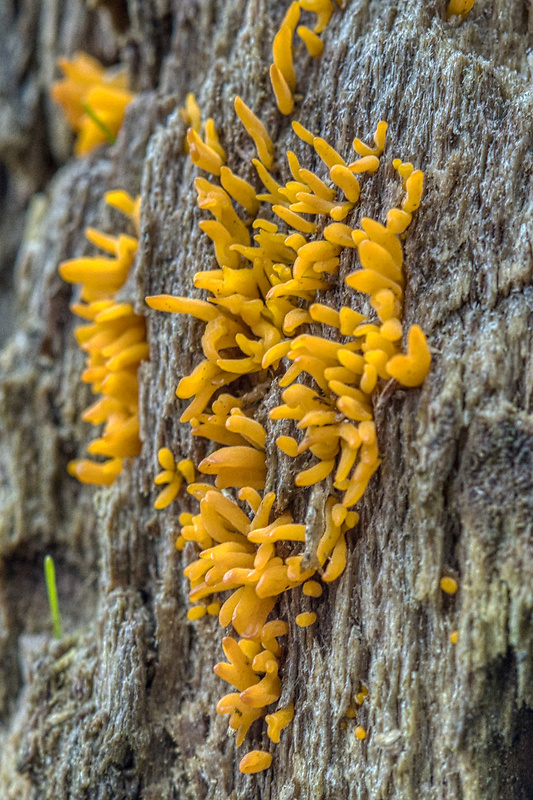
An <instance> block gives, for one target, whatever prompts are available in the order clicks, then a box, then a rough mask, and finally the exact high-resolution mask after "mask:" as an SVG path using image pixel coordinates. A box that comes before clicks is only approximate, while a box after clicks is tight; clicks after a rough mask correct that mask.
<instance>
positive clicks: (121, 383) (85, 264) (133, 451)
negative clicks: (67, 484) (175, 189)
mask: <svg viewBox="0 0 533 800" xmlns="http://www.w3.org/2000/svg"><path fill="white" fill-rule="evenodd" d="M106 200H108V202H110V204H113V205H115V206H116V207H118V208H119V209H120V210H121V211H123V212H124V213H126V214H127V215H128V216H130V218H131V219H132V221H133V222H134V224H135V225H136V226H137V222H138V213H139V212H138V208H139V204H138V202H137V201H135V200H133V198H131V197H130V196H129V195H128V194H127V193H126V192H110V193H108V194H107V195H106ZM87 233H88V238H89V240H90V241H92V242H93V243H94V244H96V246H102V247H103V249H104V250H105V251H106V252H107V253H108V254H109V255H110V256H111V257H110V258H107V257H106V258H101V257H95V258H81V259H74V260H71V261H66V262H63V263H62V264H61V265H60V266H59V272H60V274H61V276H62V277H63V278H64V280H67V281H68V282H81V283H82V288H81V298H82V300H83V301H85V303H75V304H73V307H72V308H73V311H74V312H75V313H77V314H79V316H81V317H82V318H83V319H85V320H88V321H89V323H90V324H88V325H84V326H82V327H81V328H77V329H76V331H75V337H76V339H77V341H78V344H79V345H80V347H81V348H82V349H83V350H84V351H85V352H86V353H87V359H86V369H85V370H84V372H83V374H82V381H83V382H85V383H90V384H91V385H92V391H93V392H94V393H95V394H102V395H103V397H102V399H100V400H98V401H97V402H96V403H95V404H93V405H92V406H90V407H89V408H88V409H87V410H86V411H85V412H84V414H83V415H82V418H83V419H84V421H87V422H90V423H91V424H93V425H100V424H104V429H103V431H102V434H101V436H100V437H98V438H96V439H94V440H93V441H92V442H91V443H90V444H89V445H88V447H87V451H88V453H89V454H91V455H100V456H104V457H107V458H109V459H110V460H109V461H108V462H104V463H103V464H102V463H97V462H92V461H90V460H88V459H77V460H75V461H73V462H71V464H70V465H69V473H70V474H71V475H73V476H75V477H77V478H78V479H79V480H80V481H82V482H84V483H92V484H102V485H109V484H111V483H112V482H113V480H114V479H115V478H116V476H117V474H118V473H119V472H120V469H121V467H122V459H123V458H125V457H128V456H135V455H138V454H139V452H140V447H141V443H140V439H139V419H138V414H137V412H138V382H137V368H138V366H139V364H140V362H141V361H142V360H143V359H145V358H147V357H148V344H147V343H146V341H145V337H146V327H145V321H144V318H143V317H141V316H139V315H136V314H135V313H134V311H133V307H132V306H131V304H129V303H125V302H120V303H117V302H115V300H114V294H115V293H116V292H117V291H118V290H119V289H121V288H122V286H123V284H124V283H125V281H126V279H127V276H128V272H129V270H130V267H131V265H132V263H133V260H134V257H135V253H136V250H137V240H136V239H135V238H133V237H131V236H124V235H120V236H118V237H113V236H108V235H105V234H100V232H99V231H95V230H94V229H89V230H88V232H87Z"/></svg>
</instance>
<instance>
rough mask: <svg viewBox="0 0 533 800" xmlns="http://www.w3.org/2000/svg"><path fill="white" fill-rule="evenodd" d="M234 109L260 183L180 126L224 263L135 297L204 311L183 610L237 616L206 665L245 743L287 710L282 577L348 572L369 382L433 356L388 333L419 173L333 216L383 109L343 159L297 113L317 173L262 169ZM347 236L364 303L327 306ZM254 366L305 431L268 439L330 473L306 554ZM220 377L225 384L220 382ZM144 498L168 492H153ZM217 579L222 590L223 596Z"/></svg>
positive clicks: (210, 139)
mask: <svg viewBox="0 0 533 800" xmlns="http://www.w3.org/2000/svg"><path fill="white" fill-rule="evenodd" d="M188 106H189V110H188V111H187V108H186V109H185V110H184V114H183V116H184V117H185V118H186V119H190V120H191V121H192V120H193V119H196V120H197V121H198V120H199V116H200V115H199V114H198V113H193V111H194V109H197V105H196V103H195V101H194V98H192V97H191V96H189V99H188ZM235 111H236V113H237V115H238V117H239V119H240V120H241V122H242V123H243V125H244V127H245V129H246V130H247V132H248V133H249V135H250V137H251V138H252V140H253V142H254V144H255V149H256V151H257V156H258V157H257V158H255V159H253V164H254V166H255V169H256V172H257V176H258V179H259V180H260V181H261V183H262V184H263V187H264V189H263V191H260V192H256V190H255V189H254V187H253V186H252V185H251V184H250V183H248V182H246V181H244V180H243V179H242V178H240V177H239V176H238V175H236V174H235V173H234V172H233V171H232V170H231V169H230V168H229V167H228V166H227V165H226V153H225V151H224V149H223V148H222V146H221V144H220V140H219V137H218V135H217V134H216V131H215V128H214V124H213V121H212V120H207V122H206V124H205V129H204V135H203V138H202V136H201V128H200V125H197V127H196V128H193V127H190V128H189V130H188V132H187V142H188V147H189V154H190V158H191V160H192V162H193V163H194V164H195V165H196V166H197V167H199V168H200V169H201V170H203V171H204V172H207V173H208V174H210V175H211V179H209V180H208V179H207V178H204V177H198V178H196V180H195V188H196V192H197V195H198V206H199V208H200V209H202V210H205V211H207V212H208V213H209V214H210V217H211V218H210V219H207V220H202V221H201V222H200V228H201V229H202V231H203V232H204V233H205V234H206V235H207V236H208V237H209V238H210V239H211V240H212V242H213V245H214V256H215V260H216V262H217V265H218V268H216V269H209V270H206V271H200V272H197V273H196V275H195V277H194V286H195V287H196V288H197V289H200V290H205V291H206V292H208V299H207V300H203V299H193V298H190V297H174V296H172V295H156V296H152V297H147V298H146V302H147V304H148V305H149V306H150V307H151V308H152V309H155V310H159V311H165V312H171V313H181V314H188V315H191V316H193V317H195V318H196V319H199V320H201V321H202V322H203V323H205V330H204V334H203V336H202V350H203V354H204V358H203V360H202V361H201V362H200V363H199V364H198V366H197V367H196V368H195V369H194V370H193V371H192V373H191V374H190V375H187V376H185V377H183V378H182V379H181V381H180V383H179V385H178V387H177V389H176V394H177V396H178V398H180V399H185V400H189V401H190V402H189V405H188V406H187V407H186V409H185V410H184V411H183V413H182V416H181V422H182V423H190V424H191V428H192V434H193V435H194V436H201V437H204V438H206V439H209V440H210V441H211V442H212V443H214V444H215V445H216V446H217V447H216V449H214V450H213V451H212V452H211V453H210V454H209V455H207V456H206V457H205V458H204V459H203V460H202V461H201V462H200V463H199V464H198V471H199V472H200V473H202V474H203V475H207V476H214V479H215V480H214V485H213V484H211V483H206V482H196V483H195V482H192V483H190V484H189V486H188V489H187V490H188V492H189V494H191V495H192V496H193V497H195V498H196V499H197V500H198V501H199V505H200V507H199V513H197V514H195V515H194V514H191V513H183V514H181V515H180V523H181V525H182V528H181V533H180V536H179V538H178V540H177V543H176V544H177V548H178V550H182V549H183V548H184V547H185V545H186V544H187V543H194V545H196V548H197V558H196V559H195V560H193V561H192V562H191V563H189V564H188V566H187V567H186V568H185V570H184V573H185V575H186V577H187V578H188V580H189V582H190V600H191V603H192V604H193V606H192V608H191V609H190V610H189V613H188V616H189V619H191V620H199V619H201V618H202V617H204V616H205V615H206V614H209V615H218V618H219V622H220V625H221V626H222V627H224V628H227V627H228V626H230V625H231V626H232V627H233V630H234V631H235V633H236V634H237V636H238V637H239V638H238V639H236V638H234V637H232V636H226V637H225V638H224V640H223V649H224V653H225V655H226V657H227V659H228V662H222V663H220V664H217V665H216V666H215V672H216V674H217V675H219V676H220V677H221V678H223V679H224V680H225V681H227V682H228V683H230V684H231V685H232V687H233V688H234V689H236V690H237V691H236V692H232V693H230V694H228V695H225V696H224V697H223V698H222V699H221V701H220V702H219V703H218V706H217V711H218V713H220V714H229V716H230V719H229V725H230V727H231V728H232V729H234V730H235V731H236V744H237V745H240V744H242V742H243V740H244V737H245V735H246V733H247V731H248V729H249V727H250V725H251V724H252V723H253V722H254V721H255V720H257V719H258V718H260V717H265V719H266V722H267V726H268V728H267V734H268V736H269V738H270V739H271V740H272V741H279V734H280V731H281V728H282V727H284V726H285V725H286V724H288V723H289V722H290V720H291V719H292V715H293V711H294V709H293V707H292V705H291V706H290V707H280V708H276V709H275V710H274V711H273V712H271V713H269V710H270V709H269V707H270V706H272V704H274V703H276V702H278V701H279V698H280V696H281V682H280V677H279V671H280V655H281V649H280V645H279V643H278V641H277V639H278V637H280V636H285V635H287V634H288V632H289V627H288V625H287V623H286V622H285V621H284V620H280V619H277V618H275V619H270V618H269V617H270V615H271V614H272V613H273V612H274V610H275V606H276V603H277V600H278V598H279V597H280V595H282V594H283V593H284V592H287V591H292V590H297V589H299V587H302V592H303V594H304V595H305V596H307V597H310V598H318V597H320V596H321V594H322V584H323V583H328V582H331V581H334V580H335V579H337V578H338V577H339V576H340V575H341V573H342V572H343V570H344V568H345V565H346V553H347V546H346V534H347V533H348V532H349V531H350V530H351V529H352V528H353V527H354V526H355V525H356V524H357V522H358V519H359V517H358V514H357V512H356V511H355V510H353V507H354V506H355V505H356V504H357V502H358V501H359V500H360V498H361V497H362V495H363V493H364V491H365V489H366V487H367V485H368V482H369V481H370V478H371V477H372V475H373V474H374V472H375V471H376V469H377V468H378V466H379V463H380V459H379V455H378V448H377V439H376V429H375V423H374V420H373V399H374V398H375V397H376V396H377V395H378V394H379V393H380V392H381V391H382V389H383V387H384V385H385V383H386V382H388V381H391V380H396V381H397V382H398V383H401V384H403V385H404V386H419V385H420V384H421V383H422V382H423V380H424V378H425V376H426V375H427V372H428V370H429V366H430V361H431V357H430V353H429V349H428V346H427V342H426V339H425V336H424V334H423V332H422V330H421V329H420V328H419V327H418V326H416V325H414V326H412V327H411V329H410V330H409V332H408V337H407V353H406V354H404V353H402V351H401V348H400V341H401V339H402V336H403V328H402V323H401V316H402V306H403V293H404V287H405V277H404V273H403V251H402V245H401V240H400V236H402V235H403V234H404V232H405V231H406V229H407V228H408V226H409V224H410V223H411V220H412V215H413V212H414V211H415V210H416V209H417V208H418V206H419V203H420V198H421V194H422V187H423V175H422V173H421V172H420V171H419V170H414V168H413V166H412V164H409V163H402V162H401V161H400V160H395V161H394V162H393V168H394V169H395V170H396V172H397V173H398V174H399V176H400V177H401V180H402V182H403V190H404V196H403V199H402V201H401V207H399V208H392V209H390V210H389V211H388V213H387V214H386V222H385V224H381V223H380V222H378V221H376V220H372V219H370V218H366V217H363V218H362V220H361V227H360V228H353V227H351V226H350V225H348V224H346V223H345V222H344V220H345V219H346V218H347V217H348V215H349V214H350V213H351V212H352V210H353V209H354V207H355V205H356V203H357V202H358V200H359V197H360V192H361V186H360V180H361V179H363V178H364V177H365V176H368V175H371V174H372V173H374V172H376V171H377V170H378V169H379V167H380V159H381V156H382V154H383V150H384V148H385V141H386V130H387V126H386V123H385V122H380V123H379V124H378V126H377V129H376V132H375V135H374V143H373V145H372V146H369V145H367V144H365V143H363V142H362V141H361V140H359V139H355V140H354V143H353V148H354V155H355V158H354V160H353V161H348V162H347V161H345V160H344V158H343V157H342V156H341V155H340V154H339V153H338V152H337V151H336V150H334V149H333V148H332V147H331V145H330V144H328V143H327V142H326V141H325V140H324V139H322V138H320V137H316V136H313V135H312V134H311V133H310V132H309V131H307V130H306V129H305V128H304V127H303V126H302V125H301V124H299V123H297V122H293V129H294V131H295V133H296V134H297V136H298V137H299V138H300V139H302V140H303V142H304V143H305V144H307V145H308V146H309V147H311V148H312V149H313V150H314V152H315V153H316V154H317V155H318V156H319V158H320V159H321V161H322V163H323V165H324V173H325V174H323V175H322V176H320V175H318V174H316V173H315V172H312V171H311V170H309V169H306V168H304V167H303V166H302V165H301V164H300V162H299V160H298V158H297V156H296V154H295V153H294V152H292V151H289V152H288V153H287V159H288V168H289V171H290V173H291V179H290V180H288V181H286V182H285V183H280V182H278V181H277V180H276V178H275V177H274V175H273V174H272V172H273V168H274V165H275V151H274V145H273V142H272V140H271V138H270V136H269V135H268V133H267V131H266V129H265V127H264V125H263V124H262V123H261V121H260V120H259V119H258V118H257V116H256V115H255V114H254V113H253V112H252V111H251V109H250V108H248V106H246V104H245V103H244V102H243V101H242V100H241V98H239V97H237V98H236V100H235ZM216 179H218V180H216ZM328 218H329V219H328ZM324 220H325V222H326V223H328V224H325V225H324ZM349 249H351V250H354V251H356V252H357V253H358V256H359V260H360V264H361V268H360V269H358V270H356V271H355V272H352V273H350V274H349V275H348V276H347V277H346V278H345V282H346V284H347V286H348V287H350V288H352V289H355V290H356V291H358V292H360V293H363V294H366V295H369V297H370V305H371V307H372V309H373V311H374V313H375V316H374V317H373V318H371V319H369V318H366V317H364V316H363V315H362V314H360V313H357V312H356V311H354V310H353V309H352V308H351V307H350V306H343V307H342V308H340V309H334V308H332V307H330V306H328V305H326V304H323V303H321V302H319V298H320V296H319V294H318V293H319V292H326V291H327V290H329V289H331V288H332V287H333V285H334V284H335V282H336V276H337V274H338V270H339V263H340V256H341V254H342V252H344V251H347V250H349ZM250 375H258V376H259V377H260V378H262V379H264V378H266V377H268V376H270V379H271V380H273V379H274V378H275V377H277V378H278V379H279V384H280V385H281V386H282V387H283V388H284V391H283V395H282V399H283V405H281V406H278V407H276V408H274V409H273V410H272V411H271V412H270V417H271V418H272V419H273V420H290V421H292V424H293V426H294V428H295V434H300V435H302V436H303V438H301V440H300V441H298V440H297V439H296V438H294V437H293V436H280V437H278V439H277V441H276V445H277V447H278V448H279V450H280V451H282V452H283V453H285V454H286V455H289V456H291V457H297V456H301V455H302V454H304V453H306V452H307V451H309V452H310V454H311V456H312V458H313V459H314V460H315V463H312V464H311V465H310V466H308V467H307V468H306V469H304V470H301V471H300V472H298V473H297V474H296V476H295V486H297V487H307V486H312V485H314V484H317V483H319V482H321V481H324V480H326V479H327V478H328V477H329V476H330V475H331V474H332V473H334V477H333V484H332V488H331V491H330V494H329V497H328V498H327V500H326V503H325V508H324V530H323V532H322V535H321V537H320V539H319V542H318V546H317V549H316V553H315V554H314V557H313V558H312V559H311V560H310V559H309V558H304V554H303V548H304V546H305V541H306V526H305V524H302V523H300V522H297V521H295V520H294V519H293V516H292V514H291V513H290V512H289V511H286V512H284V513H282V514H280V515H278V516H275V515H273V513H272V509H273V506H274V502H275V495H274V493H273V492H265V486H266V481H267V459H266V431H265V429H264V427H263V425H262V424H261V423H260V422H259V421H258V420H257V419H254V410H255V409H254V406H253V404H247V401H246V397H247V395H246V387H248V388H249V382H248V383H247V382H246V381H245V380H243V379H244V378H245V377H246V376H250ZM304 376H305V380H304V382H302V381H301V378H303V377H304ZM226 387H231V389H232V392H233V393H229V392H227V391H222V393H219V391H220V390H225V388H226ZM165 450H166V449H165ZM162 455H163V451H160V456H159V457H160V461H161V463H163V462H162ZM227 490H233V492H234V493H233V492H231V491H227ZM169 502H170V499H169ZM156 503H157V505H158V507H159V508H161V507H162V504H161V502H160V498H158V500H157V501H156ZM246 509H248V510H246ZM317 578H318V579H319V580H317ZM224 592H230V594H229V596H226V598H225V599H224V598H222V604H221V600H219V597H220V594H221V593H224ZM315 620H316V613H315V612H314V611H311V612H303V613H301V614H299V615H297V617H296V620H295V621H296V624H297V625H299V626H300V627H306V626H308V625H311V624H313V622H314V621H315ZM280 721H281V722H280ZM281 723H283V725H282V724H281ZM271 759H272V757H271V754H270V753H267V752H264V751H257V750H254V751H252V752H250V753H248V754H247V755H245V756H244V758H243V759H242V761H241V764H240V769H241V771H242V772H256V771H259V770H261V769H264V768H265V767H267V766H269V764H270V763H271Z"/></svg>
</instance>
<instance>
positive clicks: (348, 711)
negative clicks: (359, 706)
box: [346, 707, 357, 719]
mask: <svg viewBox="0 0 533 800" xmlns="http://www.w3.org/2000/svg"><path fill="white" fill-rule="evenodd" d="M346 716H347V717H348V719H355V717H356V716H357V711H356V710H355V708H351V707H350V708H347V709H346Z"/></svg>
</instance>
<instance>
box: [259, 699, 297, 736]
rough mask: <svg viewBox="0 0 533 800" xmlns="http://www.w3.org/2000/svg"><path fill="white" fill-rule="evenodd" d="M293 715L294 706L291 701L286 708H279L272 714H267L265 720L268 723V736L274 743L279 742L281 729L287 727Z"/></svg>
mask: <svg viewBox="0 0 533 800" xmlns="http://www.w3.org/2000/svg"><path fill="white" fill-rule="evenodd" d="M293 717H294V706H293V704H292V703H291V704H290V705H289V706H287V708H280V709H279V710H278V711H275V712H274V713H273V714H267V716H266V717H265V722H266V723H267V725H268V730H267V735H268V738H269V739H270V740H271V741H272V742H274V743H275V744H278V743H279V740H280V736H281V731H282V730H283V729H284V728H286V727H287V725H288V724H289V723H290V722H291V720H292V718H293Z"/></svg>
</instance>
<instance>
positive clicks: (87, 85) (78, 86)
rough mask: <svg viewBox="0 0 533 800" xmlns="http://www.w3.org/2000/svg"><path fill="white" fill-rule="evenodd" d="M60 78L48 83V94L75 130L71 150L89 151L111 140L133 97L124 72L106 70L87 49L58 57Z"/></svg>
mask: <svg viewBox="0 0 533 800" xmlns="http://www.w3.org/2000/svg"><path fill="white" fill-rule="evenodd" d="M58 65H59V67H60V69H61V71H62V72H63V74H64V76H65V77H64V78H62V79H61V80H59V81H56V82H55V83H53V84H52V88H51V95H52V98H53V99H54V100H55V101H56V103H59V104H60V105H61V107H62V108H63V112H64V114H65V117H66V119H67V122H68V123H69V125H70V127H71V128H72V129H73V130H74V131H75V132H76V133H77V134H78V138H77V140H76V145H75V153H76V155H78V156H82V155H86V154H87V153H90V152H91V150H93V149H94V148H95V147H98V145H100V144H105V143H106V142H109V143H113V142H114V141H115V139H116V137H117V134H118V132H119V130H120V127H121V125H122V120H123V119H124V114H125V112H126V108H127V107H128V105H129V104H130V103H131V101H132V100H133V98H134V95H133V94H132V92H130V91H129V89H128V79H127V76H126V74H125V72H124V70H121V71H119V72H117V71H113V70H106V69H104V67H103V66H102V65H101V64H100V62H99V61H97V60H96V59H95V58H92V57H91V56H89V55H87V53H82V52H81V53H76V55H75V56H74V57H73V58H72V59H70V60H69V59H67V58H60V59H59V61H58Z"/></svg>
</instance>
